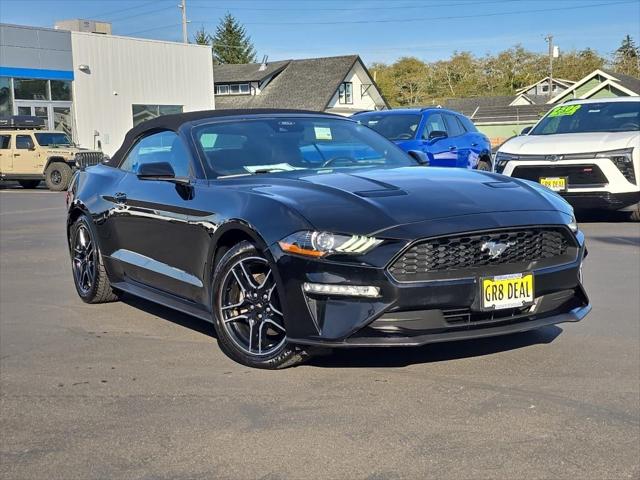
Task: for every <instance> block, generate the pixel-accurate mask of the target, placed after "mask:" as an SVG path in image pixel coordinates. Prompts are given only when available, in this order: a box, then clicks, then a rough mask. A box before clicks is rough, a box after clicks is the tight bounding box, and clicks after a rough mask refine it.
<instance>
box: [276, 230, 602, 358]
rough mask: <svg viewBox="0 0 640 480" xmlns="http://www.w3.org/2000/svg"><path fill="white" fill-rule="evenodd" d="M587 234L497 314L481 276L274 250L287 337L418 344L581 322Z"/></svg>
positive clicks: (307, 341) (330, 343)
mask: <svg viewBox="0 0 640 480" xmlns="http://www.w3.org/2000/svg"><path fill="white" fill-rule="evenodd" d="M583 239H584V237H583V236H581V238H580V248H579V251H578V255H577V257H576V259H575V261H572V262H571V263H567V264H564V265H558V266H553V267H547V268H543V269H539V270H533V273H534V276H535V288H536V303H535V305H534V307H531V308H525V309H509V310H498V311H495V312H494V313H493V314H492V313H491V312H483V311H480V309H479V308H478V300H477V297H479V291H480V289H479V284H478V282H479V279H478V278H477V277H470V278H459V279H452V280H444V281H443V280H440V281H427V282H416V283H398V282H396V281H395V280H393V278H391V276H390V275H389V274H388V272H387V270H386V269H385V268H384V267H372V266H367V265H363V264H360V265H359V264H345V263H339V262H332V261H327V260H325V261H319V260H311V259H307V258H303V257H298V256H292V255H288V254H285V253H283V252H274V253H275V254H274V257H275V259H276V263H277V266H278V272H279V277H280V281H281V282H282V286H283V287H284V288H281V289H280V290H281V291H282V292H283V294H282V298H281V300H282V307H283V310H284V314H285V319H287V324H286V328H287V335H288V339H289V341H290V342H291V343H297V344H304V345H317V346H326V347H359V346H419V345H424V344H427V343H433V342H443V341H453V340H462V339H470V338H482V337H489V336H495V335H503V334H508V333H514V332H521V331H525V330H531V329H535V328H539V327H542V326H545V325H552V324H556V323H561V322H577V321H579V320H581V319H582V318H584V317H585V316H586V315H587V314H588V313H589V311H590V310H591V306H590V304H589V300H588V297H587V295H586V292H585V291H584V289H583V287H582V285H581V283H580V273H579V271H580V265H581V263H582V260H583V257H584V255H585V252H586V251H585V247H584V243H583ZM513 273H517V272H513ZM305 282H311V283H328V284H351V285H365V286H375V287H378V288H379V289H380V296H379V297H376V298H364V297H346V296H331V295H314V294H308V293H304V292H303V289H302V285H303V284H304V283H305Z"/></svg>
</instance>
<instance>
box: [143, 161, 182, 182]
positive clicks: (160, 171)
mask: <svg viewBox="0 0 640 480" xmlns="http://www.w3.org/2000/svg"><path fill="white" fill-rule="evenodd" d="M137 175H138V178H140V179H145V178H148V179H166V180H172V179H174V178H175V177H176V173H175V172H174V171H173V167H172V166H171V164H170V163H168V162H150V163H143V164H142V165H140V166H139V167H138V173H137Z"/></svg>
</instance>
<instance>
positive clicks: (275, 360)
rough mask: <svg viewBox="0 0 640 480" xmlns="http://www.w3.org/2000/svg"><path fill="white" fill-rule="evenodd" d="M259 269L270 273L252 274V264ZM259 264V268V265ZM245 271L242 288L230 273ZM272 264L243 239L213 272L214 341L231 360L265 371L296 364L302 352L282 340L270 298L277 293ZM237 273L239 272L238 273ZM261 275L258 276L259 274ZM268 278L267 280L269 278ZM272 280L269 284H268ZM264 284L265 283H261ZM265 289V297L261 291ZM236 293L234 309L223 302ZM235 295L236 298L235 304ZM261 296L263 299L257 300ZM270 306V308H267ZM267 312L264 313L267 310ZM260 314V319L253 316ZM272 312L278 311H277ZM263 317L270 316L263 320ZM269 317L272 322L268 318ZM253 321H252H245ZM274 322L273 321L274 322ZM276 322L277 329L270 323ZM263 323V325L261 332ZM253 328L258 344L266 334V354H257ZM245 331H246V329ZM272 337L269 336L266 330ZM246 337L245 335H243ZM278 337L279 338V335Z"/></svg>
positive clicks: (279, 318) (278, 316) (282, 332)
mask: <svg viewBox="0 0 640 480" xmlns="http://www.w3.org/2000/svg"><path fill="white" fill-rule="evenodd" d="M251 262H253V264H255V265H258V268H263V270H262V272H271V273H266V275H265V274H264V273H254V272H255V271H256V270H255V269H254V270H252V263H251ZM260 266H262V267H260ZM236 268H239V270H236V271H242V269H245V270H247V271H248V272H249V273H248V274H249V275H250V277H249V278H250V281H249V282H247V281H246V279H247V277H246V276H245V277H242V279H243V283H245V285H246V287H247V288H246V290H245V289H244V288H243V287H242V284H241V283H240V280H239V279H238V277H237V276H235V274H234V273H233V272H232V270H233V269H236ZM272 268H273V266H272V265H271V262H270V261H269V260H268V259H267V257H266V256H265V255H264V254H263V253H262V252H260V251H259V250H258V249H257V248H256V247H255V246H254V245H252V244H251V243H249V242H247V241H243V242H240V243H239V244H237V245H236V246H234V247H232V248H231V249H230V250H228V251H227V252H226V253H225V254H224V256H223V257H222V258H221V259H220V261H219V262H218V263H217V265H216V268H215V272H214V274H213V289H212V290H213V321H214V323H215V326H216V333H217V336H218V344H219V345H220V349H221V350H222V351H223V352H224V353H225V354H226V355H227V356H228V357H229V358H231V359H232V360H235V361H236V362H238V363H241V364H243V365H246V366H248V367H253V368H263V369H269V370H275V369H282V368H287V367H291V366H293V365H296V364H298V363H300V362H302V361H303V360H304V358H305V357H306V353H305V352H304V351H303V350H301V349H300V348H298V347H296V346H294V345H291V344H289V343H288V342H287V341H286V334H285V333H286V332H285V329H284V317H283V316H282V315H281V313H280V311H279V310H278V309H279V307H280V305H279V303H277V307H276V306H274V304H273V303H272V302H279V300H277V297H276V299H274V300H272V299H273V292H275V293H276V295H277V286H276V285H275V280H274V278H273V273H272ZM240 275H241V274H240ZM260 275H262V277H261V276H260ZM269 278H270V280H269ZM272 281H273V283H271V282H272ZM258 282H260V284H259V285H262V286H264V288H255V289H252V288H249V286H250V284H255V285H258ZM265 284H266V286H265ZM267 291H269V292H270V293H269V294H268V296H263V294H264V295H267V294H266V293H265V292H267ZM253 293H256V294H257V297H256V298H255V299H251V295H252V294H253ZM233 295H236V299H234V300H233V304H235V305H240V306H238V307H237V308H235V307H233V308H231V307H230V306H229V304H228V303H226V301H228V299H229V298H231V297H232V296H233ZM237 298H240V300H239V301H238V303H236V301H237ZM262 298H265V299H266V300H260V299H262ZM269 307H271V308H272V309H273V310H271V311H270V308H269ZM269 311H270V313H266V312H269ZM258 312H262V314H264V318H263V320H258V319H257V317H258V316H259V315H262V314H260V313H258ZM275 312H278V313H277V314H276V313H275ZM240 317H244V318H242V319H241V320H229V319H233V318H240ZM266 317H271V318H269V319H267V318H266ZM272 320H273V321H272ZM249 322H253V323H249ZM274 322H276V323H274ZM271 324H273V325H276V324H277V325H278V328H274V327H272V326H271ZM264 325H267V327H266V329H265V330H264V332H265V333H264V335H263V334H262V333H263V328H262V327H264ZM254 328H255V329H257V332H258V335H257V337H256V340H255V342H257V343H259V347H260V345H261V343H260V342H262V339H263V338H265V337H266V341H267V342H271V343H267V347H268V348H269V349H270V350H268V351H267V352H266V353H265V352H262V353H260V354H258V353H257V352H256V351H255V350H256V344H255V343H253V345H252V343H251V339H253V338H254V335H252V333H253V330H252V329H254ZM247 331H248V332H247ZM270 331H271V332H272V336H271V337H269V332H270ZM247 336H248V338H247ZM280 337H281V338H280Z"/></svg>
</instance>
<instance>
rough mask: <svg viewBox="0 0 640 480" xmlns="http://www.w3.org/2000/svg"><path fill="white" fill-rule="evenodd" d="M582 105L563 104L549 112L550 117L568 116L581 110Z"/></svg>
mask: <svg viewBox="0 0 640 480" xmlns="http://www.w3.org/2000/svg"><path fill="white" fill-rule="evenodd" d="M580 107H582V105H561V106H559V107H556V108H554V109H553V110H551V113H549V117H568V116H571V115H573V114H574V113H576V112H577V111H578V110H580Z"/></svg>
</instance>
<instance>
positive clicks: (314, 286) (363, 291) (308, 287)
mask: <svg viewBox="0 0 640 480" xmlns="http://www.w3.org/2000/svg"><path fill="white" fill-rule="evenodd" d="M302 289H303V290H304V291H305V292H306V293H315V294H318V295H345V296H349V297H379V296H380V289H379V288H378V287H364V286H360V285H331V284H327V283H305V284H304V285H303V286H302Z"/></svg>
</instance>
